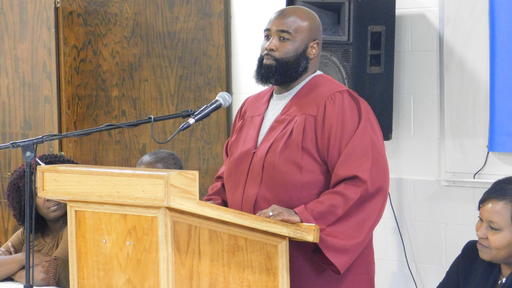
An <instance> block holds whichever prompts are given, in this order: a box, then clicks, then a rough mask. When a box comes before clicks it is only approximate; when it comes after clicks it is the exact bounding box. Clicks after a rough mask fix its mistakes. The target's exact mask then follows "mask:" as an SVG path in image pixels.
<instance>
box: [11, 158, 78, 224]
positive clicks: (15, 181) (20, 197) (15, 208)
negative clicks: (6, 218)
mask: <svg viewBox="0 0 512 288" xmlns="http://www.w3.org/2000/svg"><path fill="white" fill-rule="evenodd" d="M37 159H39V161H41V162H43V163H44V164H45V165H53V164H77V162H75V161H73V160H71V159H69V158H66V157H64V156H63V155H59V154H43V155H41V156H38V157H37ZM38 165H40V164H39V163H38V162H37V161H35V159H34V161H32V165H31V166H32V167H31V168H32V171H33V172H35V170H36V166H38ZM6 198H7V202H8V204H9V208H10V209H11V211H12V214H13V216H14V219H16V222H18V224H19V225H21V226H23V224H24V220H25V165H24V164H22V165H21V166H20V167H18V168H16V170H14V171H13V172H12V174H11V177H10V179H9V184H7V190H6ZM34 224H35V230H34V232H35V233H43V232H45V231H46V229H47V228H48V224H47V223H46V220H45V219H44V218H43V216H41V215H40V214H39V212H37V209H35V223H34Z"/></svg>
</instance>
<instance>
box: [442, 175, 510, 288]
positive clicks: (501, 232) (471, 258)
mask: <svg viewBox="0 0 512 288" xmlns="http://www.w3.org/2000/svg"><path fill="white" fill-rule="evenodd" d="M478 210H479V211H480V213H479V216H478V221H477V222H476V235H477V238H478V241H477V240H472V241H469V242H468V243H466V245H465V246H464V248H463V249H462V252H461V253H460V254H459V256H457V258H456V259H455V261H453V263H452V265H451V266H450V269H449V270H448V272H446V275H445V276H444V279H443V281H441V283H440V284H439V285H438V286H437V287H438V288H458V287H460V288H462V287H464V288H472V287H474V288H506V287H512V276H510V275H511V274H510V272H512V177H506V178H503V179H500V180H498V181H496V182H494V184H492V185H491V187H490V188H489V189H488V190H487V191H486V192H485V193H484V195H483V196H482V198H481V199H480V201H479V202H478Z"/></svg>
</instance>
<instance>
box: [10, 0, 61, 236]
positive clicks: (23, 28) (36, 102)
mask: <svg viewBox="0 0 512 288" xmlns="http://www.w3.org/2000/svg"><path fill="white" fill-rule="evenodd" d="M53 3H54V1H53V0H38V1H33V0H16V1H13V0H0V143H7V142H10V141H14V140H20V139H25V138H29V137H34V136H38V135H43V134H46V133H54V132H57V130H58V110H57V82H56V79H57V76H56V75H57V74H56V71H57V66H56V52H55V46H56V45H55V30H54V23H55V16H54V4H53ZM57 151H58V143H56V142H54V143H47V144H44V145H41V146H40V147H39V149H38V153H39V154H42V153H48V152H57ZM21 162H22V158H21V150H20V149H16V150H0V172H1V178H0V181H2V182H1V183H0V187H1V196H0V243H4V242H5V241H6V240H7V238H8V237H9V236H10V235H12V234H13V232H14V230H15V229H17V226H16V223H15V221H14V219H13V218H12V217H11V211H10V210H9V209H8V208H7V202H6V200H5V188H6V186H7V182H8V180H9V174H10V172H12V171H13V170H14V169H15V168H16V167H18V166H19V165H20V164H21Z"/></svg>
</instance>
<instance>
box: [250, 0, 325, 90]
mask: <svg viewBox="0 0 512 288" xmlns="http://www.w3.org/2000/svg"><path fill="white" fill-rule="evenodd" d="M263 32H264V37H263V43H262V46H261V54H260V57H259V58H258V66H257V67H256V73H255V76H256V81H257V82H258V83H260V84H263V85H268V84H271V85H274V87H275V92H276V93H278V94H281V93H284V92H286V91H289V90H290V89H292V88H293V87H295V86H296V85H297V84H298V83H301V81H302V80H304V79H306V78H307V77H308V76H309V75H311V74H313V73H315V72H316V71H317V70H318V67H319V64H320V53H321V50H322V41H321V40H322V25H321V23H320V19H319V18H318V16H317V15H316V13H315V12H313V11H312V10H310V9H308V8H306V7H302V6H289V7H286V8H284V9H281V10H279V11H277V12H276V13H275V14H274V16H272V18H271V19H270V21H269V22H268V23H267V26H266V27H265V30H264V31H263Z"/></svg>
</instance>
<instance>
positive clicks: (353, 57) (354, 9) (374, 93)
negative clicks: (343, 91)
mask: <svg viewBox="0 0 512 288" xmlns="http://www.w3.org/2000/svg"><path fill="white" fill-rule="evenodd" d="M286 5H287V6H290V5H301V6H305V7H308V8H309V9H311V10H313V11H315V12H316V13H317V14H318V16H319V17H320V20H321V21H322V29H323V41H322V46H323V49H322V55H321V58H320V70H321V71H322V72H324V73H326V74H328V75H330V76H331V77H333V78H335V79H337V80H338V81H340V82H341V83H343V84H345V85H346V86H347V87H349V88H350V89H352V90H354V91H356V92H357V93H358V94H359V95H360V96H361V97H363V98H364V99H365V100H366V101H367V102H368V103H369V104H370V106H371V107H372V109H373V111H374V112H375V115H376V116H377V119H378V120H379V124H380V128H381V129H382V134H383V135H384V140H390V139H391V135H392V131H393V71H394V52H395V51H394V50H395V0H287V1H286Z"/></svg>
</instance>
